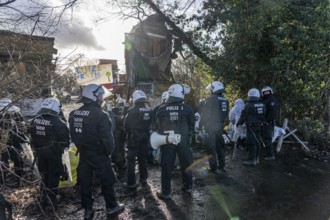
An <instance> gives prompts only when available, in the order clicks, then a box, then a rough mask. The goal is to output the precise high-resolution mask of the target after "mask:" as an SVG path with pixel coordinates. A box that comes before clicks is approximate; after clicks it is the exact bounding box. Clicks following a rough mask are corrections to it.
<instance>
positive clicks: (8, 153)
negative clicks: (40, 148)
mask: <svg viewBox="0 0 330 220" xmlns="http://www.w3.org/2000/svg"><path fill="white" fill-rule="evenodd" d="M0 108H1V110H0V111H1V115H0V119H1V121H0V126H1V127H0V129H1V136H2V137H1V138H2V141H3V142H5V143H6V145H7V146H8V148H7V149H6V150H4V151H3V152H2V153H1V161H2V162H3V163H2V164H1V166H2V167H3V168H5V169H4V170H5V172H3V175H1V182H4V181H5V178H6V174H7V171H6V169H9V159H10V160H11V161H12V162H13V163H14V168H15V174H16V178H17V181H16V183H15V186H19V185H20V182H21V180H20V177H22V175H23V159H22V157H21V152H22V146H21V144H22V143H28V142H29V140H28V138H27V137H26V136H25V135H24V132H25V127H26V126H25V122H24V118H23V116H22V114H21V112H20V108H18V107H17V106H15V105H13V104H12V101H11V100H10V99H8V98H4V99H1V100H0ZM2 178H3V179H2Z"/></svg>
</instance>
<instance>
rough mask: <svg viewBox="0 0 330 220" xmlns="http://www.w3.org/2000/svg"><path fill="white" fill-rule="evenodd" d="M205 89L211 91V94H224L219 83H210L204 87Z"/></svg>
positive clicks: (222, 87) (223, 89)
mask: <svg viewBox="0 0 330 220" xmlns="http://www.w3.org/2000/svg"><path fill="white" fill-rule="evenodd" d="M206 89H207V90H210V91H212V93H225V92H226V90H225V87H224V86H223V84H222V83H221V82H219V81H214V82H211V83H210V84H209V85H208V86H206Z"/></svg>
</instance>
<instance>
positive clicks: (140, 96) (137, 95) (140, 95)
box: [132, 90, 147, 103]
mask: <svg viewBox="0 0 330 220" xmlns="http://www.w3.org/2000/svg"><path fill="white" fill-rule="evenodd" d="M132 101H133V103H141V102H147V95H146V94H145V93H144V92H143V91H142V90H136V91H134V92H133V94H132Z"/></svg>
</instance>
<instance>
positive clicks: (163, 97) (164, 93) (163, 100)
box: [162, 91, 168, 102]
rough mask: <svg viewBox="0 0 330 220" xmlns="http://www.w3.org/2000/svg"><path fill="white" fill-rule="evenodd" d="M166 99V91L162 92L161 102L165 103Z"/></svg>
mask: <svg viewBox="0 0 330 220" xmlns="http://www.w3.org/2000/svg"><path fill="white" fill-rule="evenodd" d="M166 99H168V91H165V92H163V94H162V102H165V101H166Z"/></svg>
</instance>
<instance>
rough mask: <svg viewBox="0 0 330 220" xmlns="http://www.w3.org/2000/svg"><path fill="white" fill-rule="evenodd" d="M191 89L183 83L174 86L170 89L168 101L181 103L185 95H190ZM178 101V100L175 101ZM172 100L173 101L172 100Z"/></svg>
mask: <svg viewBox="0 0 330 220" xmlns="http://www.w3.org/2000/svg"><path fill="white" fill-rule="evenodd" d="M189 92H190V87H189V86H187V85H184V84H181V83H177V84H173V85H171V86H170V88H168V99H167V101H168V100H169V99H170V102H172V101H180V100H183V99H184V95H185V94H189ZM173 98H174V99H176V100H173ZM171 99H172V100H171Z"/></svg>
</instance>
